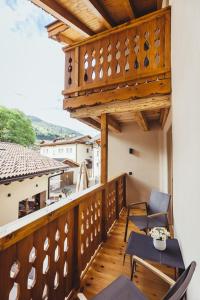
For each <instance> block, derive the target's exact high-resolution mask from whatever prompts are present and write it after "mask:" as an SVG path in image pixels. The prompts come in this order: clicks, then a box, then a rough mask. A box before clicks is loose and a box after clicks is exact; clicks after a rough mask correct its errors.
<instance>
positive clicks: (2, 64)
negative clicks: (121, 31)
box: [0, 0, 98, 136]
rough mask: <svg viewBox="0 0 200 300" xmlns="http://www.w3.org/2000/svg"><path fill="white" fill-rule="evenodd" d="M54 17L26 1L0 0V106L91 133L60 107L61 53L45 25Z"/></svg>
mask: <svg viewBox="0 0 200 300" xmlns="http://www.w3.org/2000/svg"><path fill="white" fill-rule="evenodd" d="M53 20H54V19H53V17H52V16H50V15H48V14H47V13H45V12H44V11H42V9H40V8H38V7H37V6H35V5H34V4H32V3H31V2H30V1H29V0H0V38H1V42H0V44H1V46H0V105H3V106H6V107H9V108H17V109H20V110H21V111H23V112H24V113H25V114H27V115H34V116H36V117H39V118H41V119H43V120H44V121H47V122H51V123H54V124H56V125H61V126H65V127H69V128H71V129H74V130H78V131H79V132H81V133H83V134H90V135H92V136H94V135H95V134H97V133H98V132H97V131H96V130H94V129H92V128H91V127H89V126H87V125H85V124H83V123H80V122H79V121H77V120H74V119H71V118H70V116H69V113H68V112H66V111H64V110H63V109H62V102H63V96H62V95H61V91H62V90H63V89H64V53H63V51H62V45H60V44H59V43H58V42H56V41H53V40H51V39H49V38H48V35H47V31H46V29H45V28H44V26H45V25H47V24H49V23H51V22H52V21H53Z"/></svg>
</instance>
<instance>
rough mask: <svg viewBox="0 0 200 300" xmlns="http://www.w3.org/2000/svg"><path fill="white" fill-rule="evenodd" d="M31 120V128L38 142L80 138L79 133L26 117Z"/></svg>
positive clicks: (36, 118) (33, 117) (32, 117)
mask: <svg viewBox="0 0 200 300" xmlns="http://www.w3.org/2000/svg"><path fill="white" fill-rule="evenodd" d="M28 118H29V119H30V120H31V122H32V125H33V128H34V130H35V133H36V138H37V140H39V141H43V140H48V141H51V140H54V139H56V138H63V137H64V138H72V137H76V136H81V135H82V134H81V133H80V132H77V131H75V130H72V129H69V128H67V127H62V126H58V125H54V124H52V123H48V122H45V121H43V120H41V119H39V118H38V117H35V116H28Z"/></svg>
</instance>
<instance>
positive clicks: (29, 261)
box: [0, 175, 125, 300]
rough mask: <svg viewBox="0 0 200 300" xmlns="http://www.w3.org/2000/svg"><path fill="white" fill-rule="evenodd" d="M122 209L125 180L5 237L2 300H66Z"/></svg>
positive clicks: (0, 263) (0, 246) (0, 261)
mask: <svg viewBox="0 0 200 300" xmlns="http://www.w3.org/2000/svg"><path fill="white" fill-rule="evenodd" d="M124 204H125V175H122V176H119V177H117V178H115V179H114V180H112V181H110V182H108V183H107V184H105V185H99V186H97V187H96V188H95V187H94V188H93V189H91V191H90V192H88V193H83V195H80V197H78V198H75V199H73V201H72V202H70V203H68V204H65V205H64V206H61V207H60V208H57V209H55V210H53V209H52V212H50V213H45V214H44V215H43V216H42V217H40V218H39V219H36V220H35V221H33V222H32V223H29V224H27V225H24V226H23V227H21V228H19V229H17V230H15V231H13V232H11V233H9V234H8V235H6V234H4V236H3V237H2V238H1V239H0V299H1V300H8V299H9V300H11V299H12V300H18V299H19V300H20V299H23V300H30V299H32V300H38V299H46V300H47V299H61V300H62V299H63V300H64V299H65V297H67V296H68V295H69V294H70V292H72V291H73V289H74V288H77V287H78V286H79V282H80V278H81V274H82V273H83V271H84V269H85V268H86V267H87V266H89V264H90V261H91V259H92V258H93V256H94V254H95V252H96V251H97V249H98V247H99V246H100V245H101V243H102V242H103V241H104V240H105V237H106V234H107V232H108V231H109V230H110V228H111V226H112V225H113V222H114V221H115V220H116V219H117V218H118V215H119V211H120V210H121V208H122V207H123V206H124ZM52 207H53V206H52ZM103 207H107V209H103ZM44 210H45V208H44ZM33 215H34V214H33ZM18 221H20V220H17V221H16V226H18Z"/></svg>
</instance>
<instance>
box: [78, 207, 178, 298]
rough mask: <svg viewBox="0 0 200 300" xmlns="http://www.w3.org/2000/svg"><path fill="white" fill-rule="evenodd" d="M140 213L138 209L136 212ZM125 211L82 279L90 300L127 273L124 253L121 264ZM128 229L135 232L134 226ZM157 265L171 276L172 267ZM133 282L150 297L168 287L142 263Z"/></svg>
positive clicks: (128, 266)
mask: <svg viewBox="0 0 200 300" xmlns="http://www.w3.org/2000/svg"><path fill="white" fill-rule="evenodd" d="M139 212H141V211H139V210H138V213H139ZM125 219H126V211H125V210H123V211H122V213H121V215H120V219H119V220H118V221H117V222H116V223H115V225H114V226H113V228H112V230H111V232H110V235H109V237H108V240H107V241H106V242H105V243H104V244H103V246H102V248H101V249H100V251H99V253H98V254H97V256H96V258H95V260H94V261H93V263H92V265H91V267H90V268H89V269H88V271H87V273H86V275H85V277H84V278H83V280H82V282H81V290H82V292H83V293H84V294H85V296H86V297H88V298H89V299H90V298H92V297H93V296H94V295H96V294H97V293H98V292H99V291H101V290H102V289H103V288H105V287H106V286H107V285H108V284H110V283H111V282H112V281H113V280H114V279H116V278H117V277H118V276H119V275H121V274H124V275H127V276H130V260H129V257H128V256H127V258H126V262H125V264H124V266H123V254H124V249H125V247H126V243H124V241H123V238H124V229H125ZM129 228H130V230H135V231H138V230H137V228H136V227H135V226H134V225H130V226H129ZM154 266H156V267H157V268H159V269H160V270H162V271H163V272H165V273H166V274H167V275H169V276H171V277H172V278H173V274H174V270H173V269H171V268H168V267H165V266H160V265H158V264H154ZM134 283H135V284H136V285H137V286H138V287H139V288H140V289H141V290H142V291H143V293H144V294H145V295H146V296H147V297H148V299H151V300H157V299H162V297H163V295H164V294H165V293H166V291H167V290H168V285H167V284H166V283H164V282H163V281H162V280H161V279H159V278H158V277H157V276H155V275H154V274H153V273H152V272H150V271H148V270H146V269H144V268H143V267H142V266H139V267H138V268H137V272H136V274H135V276H134Z"/></svg>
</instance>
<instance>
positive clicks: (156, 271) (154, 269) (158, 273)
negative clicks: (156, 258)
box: [133, 255, 176, 286]
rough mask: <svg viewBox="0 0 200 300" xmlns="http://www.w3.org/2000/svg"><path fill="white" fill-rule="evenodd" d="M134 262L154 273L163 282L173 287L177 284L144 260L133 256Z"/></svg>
mask: <svg viewBox="0 0 200 300" xmlns="http://www.w3.org/2000/svg"><path fill="white" fill-rule="evenodd" d="M134 262H136V263H138V264H140V265H142V266H143V267H145V268H147V269H148V270H150V271H152V272H153V273H154V274H155V275H157V276H158V277H160V278H161V279H162V280H164V281H165V282H167V283H168V284H169V285H170V286H172V285H174V284H175V283H176V282H175V281H174V280H173V279H171V278H170V277H169V276H167V275H166V274H165V273H163V272H161V271H160V270H158V269H157V268H155V267H154V266H152V265H151V264H149V263H148V262H146V261H145V260H143V259H142V258H140V257H138V256H135V255H134V256H133V263H134Z"/></svg>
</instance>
